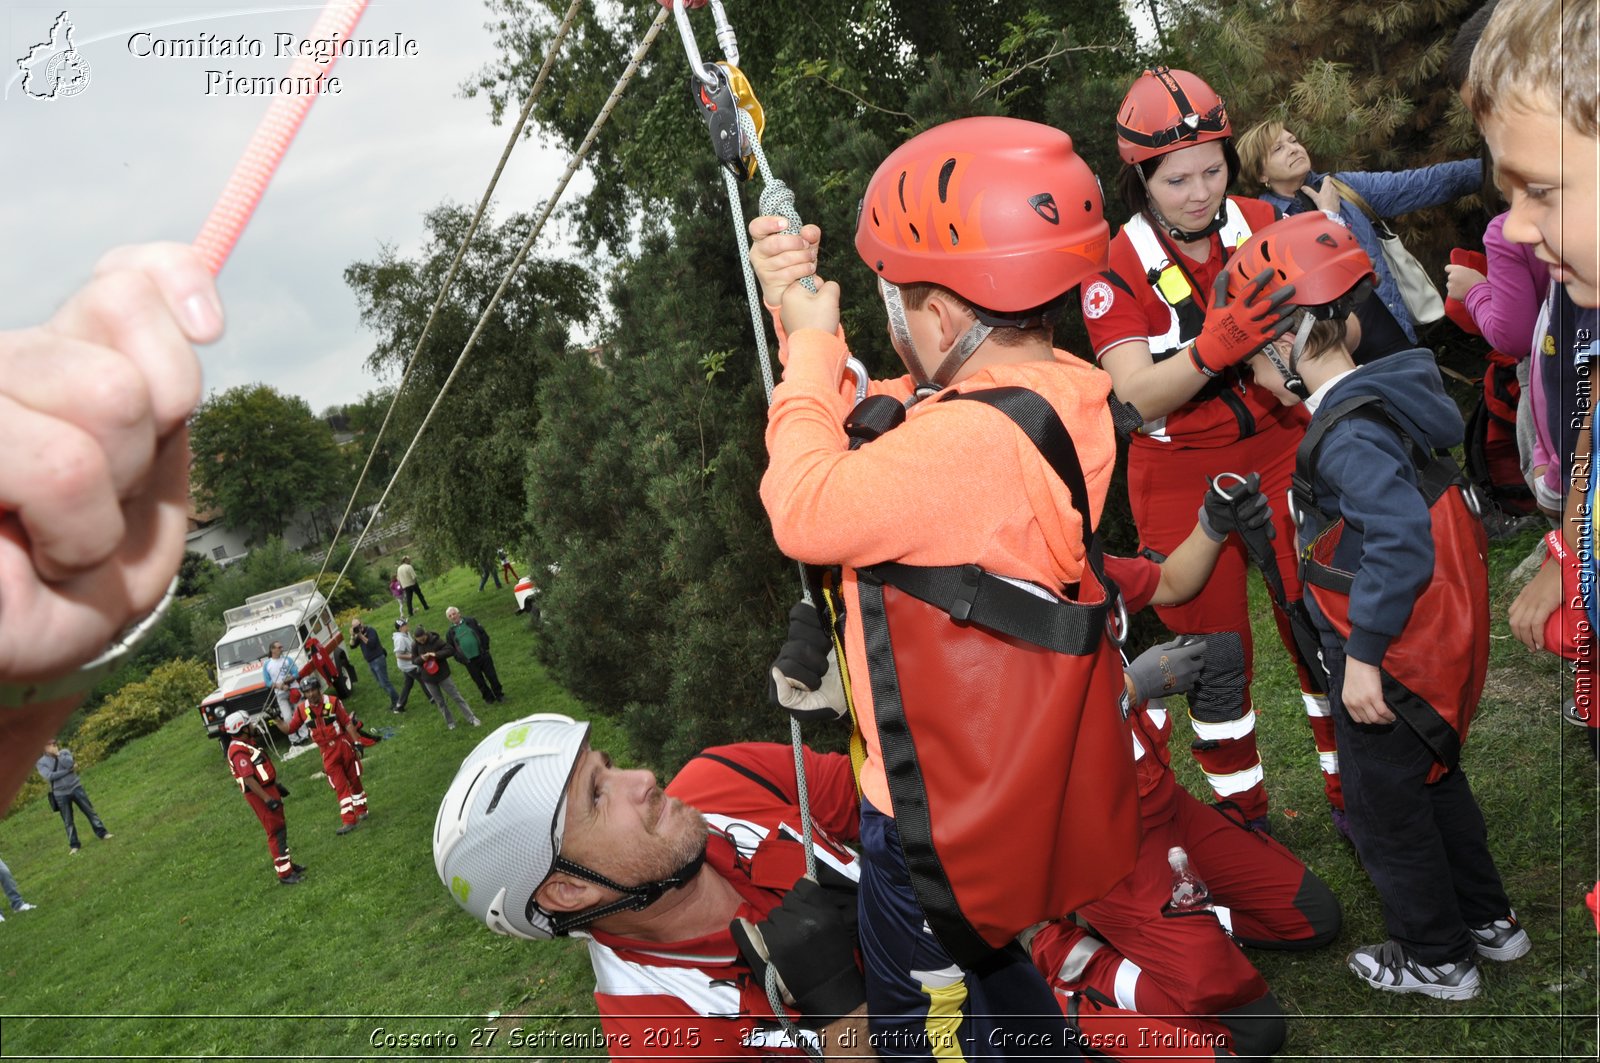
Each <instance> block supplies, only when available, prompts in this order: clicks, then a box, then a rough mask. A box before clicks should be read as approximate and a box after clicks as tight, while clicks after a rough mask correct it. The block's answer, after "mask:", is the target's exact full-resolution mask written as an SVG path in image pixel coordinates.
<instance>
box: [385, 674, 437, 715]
mask: <svg viewBox="0 0 1600 1063" xmlns="http://www.w3.org/2000/svg"><path fill="white" fill-rule="evenodd" d="M400 674H401V675H403V676H404V677H405V681H404V682H403V683H401V684H400V696H399V697H398V698H396V699H395V704H396V705H397V706H398V707H399V708H401V709H404V708H405V707H406V699H407V698H409V697H410V696H411V686H412V684H413V683H414V684H416V685H417V686H419V687H421V688H422V693H423V696H425V697H426V698H427V699H428V701H429V702H430V703H431V704H438V703H437V702H435V701H434V700H433V693H432V692H431V691H430V690H429V689H428V684H426V683H424V682H423V681H422V678H421V676H420V675H419V674H418V673H417V672H407V671H404V670H402V671H401V672H400Z"/></svg>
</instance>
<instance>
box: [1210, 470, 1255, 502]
mask: <svg viewBox="0 0 1600 1063" xmlns="http://www.w3.org/2000/svg"><path fill="white" fill-rule="evenodd" d="M1224 480H1229V481H1232V482H1233V483H1236V484H1238V485H1239V486H1240V487H1243V486H1244V485H1245V484H1247V483H1249V482H1250V481H1248V480H1246V479H1245V478H1244V477H1243V476H1240V475H1239V474H1238V473H1236V472H1219V473H1217V475H1215V476H1213V477H1212V478H1211V489H1212V490H1213V491H1215V492H1216V493H1217V494H1219V495H1221V496H1222V497H1223V498H1224V499H1226V500H1227V501H1229V502H1234V501H1237V499H1235V498H1234V497H1233V496H1232V495H1231V494H1229V493H1228V490H1227V488H1225V487H1223V486H1222V482H1223V481H1224Z"/></svg>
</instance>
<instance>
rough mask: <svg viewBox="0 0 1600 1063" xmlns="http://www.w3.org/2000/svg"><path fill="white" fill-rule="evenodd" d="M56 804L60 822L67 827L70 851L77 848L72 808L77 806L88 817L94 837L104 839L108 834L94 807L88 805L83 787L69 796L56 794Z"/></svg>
mask: <svg viewBox="0 0 1600 1063" xmlns="http://www.w3.org/2000/svg"><path fill="white" fill-rule="evenodd" d="M56 804H58V805H60V806H61V822H62V823H65V824H66V825H67V846H68V847H69V848H72V849H76V848H77V847H78V825H77V824H76V823H74V822H73V821H72V806H73V805H77V806H78V807H79V808H81V809H83V814H84V815H86V816H88V817H89V826H90V827H92V828H94V833H95V835H96V837H100V838H104V837H105V836H106V835H107V834H109V833H110V832H109V831H107V830H106V825H105V824H104V823H101V822H100V817H99V816H97V815H95V811H94V806H93V805H91V804H90V803H89V795H88V794H87V793H85V792H84V790H83V787H81V786H80V787H78V788H77V789H76V790H74V791H72V792H71V793H70V794H56Z"/></svg>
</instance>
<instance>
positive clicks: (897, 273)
mask: <svg viewBox="0 0 1600 1063" xmlns="http://www.w3.org/2000/svg"><path fill="white" fill-rule="evenodd" d="M1109 238H1110V230H1109V227H1108V226H1107V225H1106V220H1105V213H1104V206H1103V202H1102V199H1101V194H1100V182H1099V181H1098V180H1097V179H1096V178H1095V176H1094V173H1093V172H1092V171H1091V170H1090V169H1089V167H1088V164H1086V163H1085V162H1084V161H1083V160H1082V159H1081V158H1079V156H1078V153H1077V151H1076V150H1074V148H1073V146H1072V138H1071V137H1070V136H1068V135H1067V134H1066V133H1064V132H1062V131H1061V130H1059V129H1055V128H1053V127H1051V126H1047V125H1041V124H1039V123H1037V122H1025V121H1022V120H1021V119H1017V118H962V119H959V120H957V121H954V122H946V123H944V124H943V125H938V126H935V127H933V128H932V129H929V130H927V131H925V132H923V133H920V134H918V135H917V136H915V137H912V138H911V139H910V140H908V141H906V142H905V143H904V144H902V145H901V146H900V147H898V148H896V149H895V150H894V151H893V152H892V153H890V155H889V157H888V158H886V159H884V160H883V164H882V165H881V166H879V167H878V170H877V172H876V173H875V174H873V175H872V180H871V181H870V182H869V183H868V185H867V192H866V195H865V196H864V197H863V198H862V201H861V214H860V217H859V219H858V221H857V223H856V251H857V252H858V253H859V254H860V255H861V258H862V259H863V260H864V261H865V262H866V264H867V265H868V266H869V267H871V269H872V270H873V272H874V273H876V274H877V275H878V276H879V277H881V278H882V279H883V280H886V281H888V282H889V283H891V284H896V285H901V284H916V283H924V284H937V285H939V286H940V287H943V288H947V289H949V290H950V291H952V292H954V293H955V294H957V295H959V296H960V297H961V298H962V299H963V300H965V301H966V302H968V303H969V304H971V305H972V306H973V307H974V308H975V309H977V310H979V311H980V313H979V317H980V319H982V320H984V321H985V323H987V324H990V325H996V326H1004V325H1022V324H1024V323H1027V322H1028V321H1029V320H1030V319H1034V318H1037V316H1038V314H1039V313H1040V312H1041V311H1043V310H1044V309H1045V308H1047V306H1048V304H1050V303H1052V302H1054V301H1056V300H1058V299H1060V298H1061V297H1062V296H1063V295H1065V294H1066V293H1067V292H1069V291H1071V290H1072V289H1073V288H1074V287H1076V286H1077V284H1078V282H1080V281H1081V280H1083V279H1084V278H1085V277H1088V276H1090V275H1092V274H1095V273H1098V272H1099V271H1100V270H1102V269H1104V268H1105V265H1106V248H1107V245H1108V243H1109Z"/></svg>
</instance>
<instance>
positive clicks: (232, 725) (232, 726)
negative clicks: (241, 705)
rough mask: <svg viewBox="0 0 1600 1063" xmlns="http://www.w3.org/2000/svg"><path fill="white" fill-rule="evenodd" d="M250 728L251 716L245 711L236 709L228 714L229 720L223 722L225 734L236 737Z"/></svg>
mask: <svg viewBox="0 0 1600 1063" xmlns="http://www.w3.org/2000/svg"><path fill="white" fill-rule="evenodd" d="M249 726H250V714H249V713H248V712H245V711H244V710H243V709H234V710H233V711H232V712H230V713H228V718H227V719H225V720H223V721H222V730H223V733H224V734H231V735H236V734H238V733H239V732H240V731H242V730H244V729H245V728H246V727H249Z"/></svg>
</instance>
